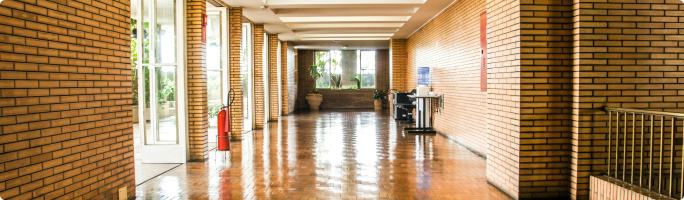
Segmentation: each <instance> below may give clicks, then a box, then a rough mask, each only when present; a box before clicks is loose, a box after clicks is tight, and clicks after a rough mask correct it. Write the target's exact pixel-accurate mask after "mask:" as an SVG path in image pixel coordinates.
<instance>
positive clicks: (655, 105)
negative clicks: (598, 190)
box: [571, 0, 684, 199]
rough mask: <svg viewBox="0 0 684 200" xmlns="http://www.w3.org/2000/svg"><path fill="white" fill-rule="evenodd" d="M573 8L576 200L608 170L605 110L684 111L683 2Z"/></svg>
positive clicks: (582, 2)
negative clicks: (592, 176) (595, 176)
mask: <svg viewBox="0 0 684 200" xmlns="http://www.w3.org/2000/svg"><path fill="white" fill-rule="evenodd" d="M573 3H574V4H575V6H574V7H573V8H574V12H573V16H574V17H575V21H574V23H575V24H574V30H573V32H574V33H575V35H574V38H575V40H574V51H573V52H574V55H573V57H575V58H580V59H579V60H575V62H574V63H573V64H574V65H573V73H574V77H573V84H574V87H573V91H574V92H573V94H574V96H573V99H574V100H575V101H574V102H573V107H572V108H573V111H572V114H573V116H572V119H573V121H572V122H573V123H572V131H573V132H572V133H573V134H572V135H573V138H572V139H573V141H572V144H573V147H572V148H573V152H572V162H573V163H572V179H571V181H572V194H573V198H577V199H586V198H587V195H588V193H589V175H590V174H598V173H599V172H600V171H605V170H606V163H605V162H606V154H605V153H604V152H607V149H606V145H607V141H606V139H607V134H606V133H607V132H608V129H606V127H607V122H606V121H607V118H608V116H607V114H606V112H604V111H602V110H601V107H602V106H605V105H607V106H610V107H623V108H638V109H649V110H665V111H672V112H680V113H682V112H684V104H683V103H682V97H681V95H682V94H683V93H682V89H684V84H682V83H683V82H682V81H683V80H682V77H684V74H682V71H684V68H682V65H684V61H682V54H681V52H683V50H684V49H683V48H682V47H681V43H682V41H684V37H683V36H682V34H681V33H682V32H681V29H682V28H683V27H684V23H682V17H684V12H683V11H684V4H682V2H681V1H680V0H651V1H634V0H632V1H610V2H596V1H588V0H575V1H573ZM579 8H581V9H579ZM578 33H579V34H578ZM613 138H615V135H613Z"/></svg>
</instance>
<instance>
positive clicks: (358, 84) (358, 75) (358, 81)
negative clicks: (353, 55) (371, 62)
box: [349, 74, 361, 89]
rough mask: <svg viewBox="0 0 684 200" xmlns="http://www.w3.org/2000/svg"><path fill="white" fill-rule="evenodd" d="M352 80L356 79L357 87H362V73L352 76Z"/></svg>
mask: <svg viewBox="0 0 684 200" xmlns="http://www.w3.org/2000/svg"><path fill="white" fill-rule="evenodd" d="M349 80H350V81H356V89H361V74H357V75H355V76H352V78H351V79H349Z"/></svg>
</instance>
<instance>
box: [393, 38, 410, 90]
mask: <svg viewBox="0 0 684 200" xmlns="http://www.w3.org/2000/svg"><path fill="white" fill-rule="evenodd" d="M389 54H390V55H389V56H390V61H389V65H390V72H391V73H390V75H389V79H390V89H396V90H397V91H407V89H408V87H406V84H407V82H406V81H407V80H406V62H407V60H406V59H407V58H406V57H407V55H406V39H391V40H390V52H389Z"/></svg>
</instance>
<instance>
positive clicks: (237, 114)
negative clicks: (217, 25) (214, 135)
mask: <svg viewBox="0 0 684 200" xmlns="http://www.w3.org/2000/svg"><path fill="white" fill-rule="evenodd" d="M228 18H229V24H228V27H229V33H228V40H230V41H229V48H228V52H229V53H228V54H229V55H228V56H229V59H230V61H229V62H230V63H229V64H228V65H229V70H228V71H229V77H230V89H232V90H233V91H235V100H234V101H233V104H232V105H231V106H230V126H231V129H230V130H231V135H230V139H231V140H242V113H243V111H242V106H243V102H242V95H243V91H242V74H241V70H240V62H241V60H242V59H241V58H240V45H241V41H242V8H239V7H237V8H230V12H229V16H228ZM231 98H232V97H231Z"/></svg>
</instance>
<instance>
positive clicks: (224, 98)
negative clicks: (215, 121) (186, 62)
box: [205, 7, 230, 142]
mask: <svg viewBox="0 0 684 200" xmlns="http://www.w3.org/2000/svg"><path fill="white" fill-rule="evenodd" d="M210 14H219V15H221V102H222V103H223V104H224V105H228V103H229V102H228V101H230V99H228V91H229V89H230V74H228V68H230V66H229V62H228V60H229V58H228V54H229V52H228V42H229V40H228V31H229V30H228V26H229V25H228V23H229V19H228V8H226V7H207V15H210ZM205 59H206V58H205ZM207 78H208V77H207ZM207 81H209V80H208V79H207ZM217 134H218V133H217ZM207 135H212V133H208V134H207ZM217 139H218V138H208V139H207V140H208V141H210V142H216V140H217Z"/></svg>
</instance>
